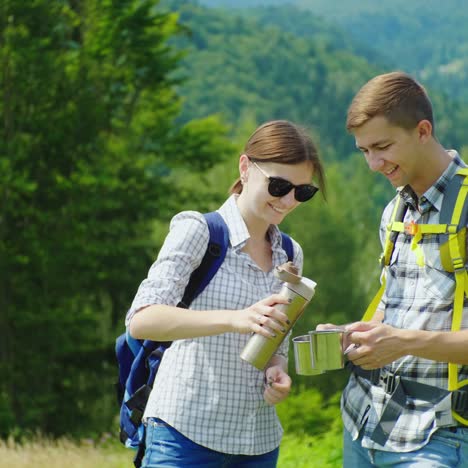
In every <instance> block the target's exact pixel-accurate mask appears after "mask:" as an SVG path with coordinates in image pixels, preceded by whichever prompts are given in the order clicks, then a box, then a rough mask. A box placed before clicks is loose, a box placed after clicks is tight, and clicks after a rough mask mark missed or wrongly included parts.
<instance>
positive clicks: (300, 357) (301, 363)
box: [293, 335, 324, 375]
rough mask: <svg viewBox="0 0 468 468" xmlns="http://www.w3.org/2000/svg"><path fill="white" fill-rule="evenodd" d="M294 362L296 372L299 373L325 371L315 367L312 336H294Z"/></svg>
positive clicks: (313, 373) (308, 373) (310, 373)
mask: <svg viewBox="0 0 468 468" xmlns="http://www.w3.org/2000/svg"><path fill="white" fill-rule="evenodd" d="M293 348H294V362H295V365H296V374H298V375H317V374H323V372H324V371H322V370H320V369H314V366H313V362H312V353H311V352H310V336H309V335H301V336H296V337H295V338H293Z"/></svg>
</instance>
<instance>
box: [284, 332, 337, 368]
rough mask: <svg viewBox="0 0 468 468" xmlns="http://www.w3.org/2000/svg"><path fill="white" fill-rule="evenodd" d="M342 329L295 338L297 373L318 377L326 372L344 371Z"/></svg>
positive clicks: (310, 333) (311, 333)
mask: <svg viewBox="0 0 468 468" xmlns="http://www.w3.org/2000/svg"><path fill="white" fill-rule="evenodd" d="M344 333H346V332H345V331H344V330H343V329H341V328H333V329H328V330H313V331H309V334H308V335H302V336H298V337H296V338H293V345H294V359H295V364H296V373H297V374H299V375H316V374H321V373H323V372H325V371H329V370H334V369H342V368H343V367H344V362H345V359H344V355H343V350H342V339H343V334H344Z"/></svg>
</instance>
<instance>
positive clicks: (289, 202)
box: [281, 188, 297, 208]
mask: <svg viewBox="0 0 468 468" xmlns="http://www.w3.org/2000/svg"><path fill="white" fill-rule="evenodd" d="M295 190H296V189H294V188H293V189H292V190H290V191H289V192H288V193H287V194H286V195H284V196H282V197H281V202H282V203H283V205H284V206H286V207H288V208H289V207H291V206H294V205H295V204H296V203H297V202H296V199H295V198H294V193H295Z"/></svg>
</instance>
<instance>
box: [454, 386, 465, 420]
mask: <svg viewBox="0 0 468 468" xmlns="http://www.w3.org/2000/svg"><path fill="white" fill-rule="evenodd" d="M452 410H453V411H455V413H457V414H459V415H460V416H462V417H463V418H467V417H468V388H467V389H466V390H454V391H453V392H452Z"/></svg>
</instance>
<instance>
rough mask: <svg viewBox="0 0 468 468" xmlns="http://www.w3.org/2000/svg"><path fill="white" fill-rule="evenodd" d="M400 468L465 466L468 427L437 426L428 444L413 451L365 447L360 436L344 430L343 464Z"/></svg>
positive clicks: (346, 466) (352, 467)
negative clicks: (352, 436) (395, 467)
mask: <svg viewBox="0 0 468 468" xmlns="http://www.w3.org/2000/svg"><path fill="white" fill-rule="evenodd" d="M376 466H377V467H390V466H397V467H398V468H409V467H411V468H455V467H458V468H463V467H467V466H468V428H464V427H463V428H462V427H458V428H456V429H455V430H454V431H453V432H452V431H451V430H449V429H438V430H437V431H436V432H435V433H434V434H433V435H432V437H431V439H430V440H429V442H428V443H427V445H425V446H424V447H422V448H420V449H419V450H415V451H414V452H384V451H383V450H372V449H366V448H363V447H362V445H361V438H360V437H359V438H358V439H356V440H355V441H353V440H352V439H351V435H350V434H349V432H348V431H347V430H346V429H345V430H344V439H343V467H344V468H357V467H359V468H367V467H369V468H370V467H376Z"/></svg>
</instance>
